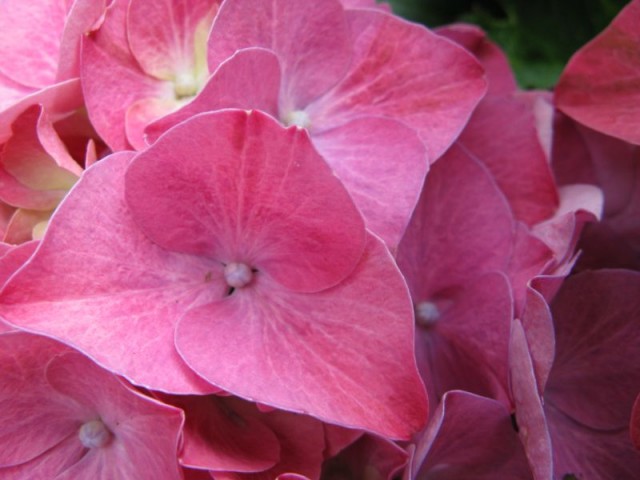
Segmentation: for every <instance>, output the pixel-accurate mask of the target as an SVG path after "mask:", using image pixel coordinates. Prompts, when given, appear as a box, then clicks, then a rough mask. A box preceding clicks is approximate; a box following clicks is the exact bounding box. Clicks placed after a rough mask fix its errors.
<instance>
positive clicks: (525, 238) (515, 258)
mask: <svg viewBox="0 0 640 480" xmlns="http://www.w3.org/2000/svg"><path fill="white" fill-rule="evenodd" d="M516 228H517V230H516V237H515V241H514V245H513V253H512V254H511V258H510V260H509V266H508V267H507V272H506V273H507V275H508V276H509V281H510V282H511V287H512V289H513V298H514V300H515V313H516V316H517V317H520V316H521V315H522V310H523V308H524V304H525V302H526V296H527V288H528V285H529V282H530V281H531V279H532V278H534V277H536V276H537V275H541V274H542V273H548V270H550V265H552V264H553V263H554V262H553V260H554V259H553V252H552V251H551V249H550V248H549V247H548V246H547V245H546V244H545V243H544V242H543V241H542V240H540V239H539V238H538V237H537V236H535V235H533V234H532V233H531V231H530V230H529V229H528V228H527V227H526V226H524V225H523V224H521V223H519V222H518V224H517V227H516ZM563 239H566V237H563ZM571 252H572V250H571V251H570V252H569V253H571ZM562 260H563V261H565V262H566V261H569V258H564V257H563V259H562ZM558 263H559V264H560V263H561V262H558Z"/></svg>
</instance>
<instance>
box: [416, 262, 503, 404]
mask: <svg viewBox="0 0 640 480" xmlns="http://www.w3.org/2000/svg"><path fill="white" fill-rule="evenodd" d="M422 300H423V299H420V298H417V299H415V303H416V304H417V307H416V310H417V313H416V323H417V325H418V339H417V341H416V349H417V351H418V352H419V354H420V355H419V356H418V361H419V367H421V369H422V370H423V372H424V376H425V377H426V378H425V382H426V383H427V391H428V392H429V394H430V399H431V400H433V401H432V402H431V403H432V404H437V402H438V401H439V400H440V399H441V398H442V396H443V395H444V394H445V393H446V392H447V391H449V390H454V389H456V390H458V389H459V390H466V391H469V392H471V393H478V394H483V395H490V396H491V397H492V398H497V399H501V400H504V399H506V398H507V392H508V378H507V359H508V345H509V343H508V342H509V332H510V326H511V319H512V317H513V300H512V298H511V289H510V287H509V282H508V280H507V278H506V277H505V276H504V275H503V274H500V273H496V272H492V273H488V274H485V275H481V276H479V277H477V278H475V279H473V280H471V281H469V282H468V283H467V284H466V285H465V286H464V288H460V289H451V290H448V291H445V292H439V293H437V294H436V295H435V296H434V297H431V298H429V299H426V300H428V301H430V302H431V303H432V304H433V305H435V306H436V307H435V308H436V309H437V316H438V318H437V319H430V323H429V324H427V323H426V320H425V319H424V318H423V317H421V314H420V303H421V301H422ZM421 357H422V358H421Z"/></svg>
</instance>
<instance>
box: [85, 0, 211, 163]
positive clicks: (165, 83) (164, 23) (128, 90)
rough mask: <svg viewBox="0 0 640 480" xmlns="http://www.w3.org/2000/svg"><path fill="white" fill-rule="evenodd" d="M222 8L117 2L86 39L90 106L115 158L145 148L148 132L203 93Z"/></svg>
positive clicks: (195, 0) (195, 2)
mask: <svg viewBox="0 0 640 480" xmlns="http://www.w3.org/2000/svg"><path fill="white" fill-rule="evenodd" d="M218 4H219V2H218V1H216V0H189V1H183V0H172V1H170V2H163V3H162V4H156V3H149V2H147V1H145V0H116V1H114V2H112V3H111V4H110V5H109V8H108V9H107V12H106V16H105V20H104V23H102V25H101V26H100V28H99V29H98V30H96V31H95V32H93V33H92V35H91V36H90V37H87V38H85V39H84V41H83V42H82V72H81V73H82V90H83V93H84V97H85V102H86V107H87V110H88V112H89V117H90V118H91V122H92V124H93V125H94V127H95V128H96V130H97V131H98V133H99V134H100V135H101V137H102V138H103V139H104V141H105V142H106V143H107V145H109V147H111V148H112V149H113V150H114V151H117V150H125V149H128V148H130V147H131V146H133V147H135V148H144V146H145V144H144V142H143V140H142V131H143V129H144V127H145V126H146V125H147V124H148V123H150V122H151V121H153V120H155V119H156V118H158V117H161V116H162V115H166V114H167V113H169V112H171V111H173V110H175V109H177V108H179V107H180V106H182V105H184V104H185V103H186V102H188V101H189V99H190V98H192V97H193V96H194V95H195V94H196V93H197V92H198V91H199V90H200V89H201V88H202V86H203V85H204V83H205V82H206V80H207V78H208V76H209V70H208V67H207V63H206V54H207V52H206V48H207V47H206V40H207V35H208V33H209V28H210V26H211V22H212V21H213V18H214V15H215V12H216V10H217V8H218ZM105 72H110V75H109V76H108V77H106V76H105Z"/></svg>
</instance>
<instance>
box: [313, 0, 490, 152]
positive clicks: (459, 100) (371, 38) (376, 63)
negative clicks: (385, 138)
mask: <svg viewBox="0 0 640 480" xmlns="http://www.w3.org/2000/svg"><path fill="white" fill-rule="evenodd" d="M347 18H348V19H349V21H350V25H351V30H352V32H353V33H352V36H353V40H352V41H353V42H354V58H353V61H352V64H351V67H350V69H349V72H348V73H347V75H346V76H345V77H344V79H342V80H341V81H340V83H339V84H338V85H336V87H335V88H333V89H332V90H331V91H329V92H328V93H327V95H325V96H323V97H322V98H320V99H319V100H318V101H317V102H316V103H314V104H312V105H311V106H310V107H309V108H308V109H307V112H308V113H309V115H310V116H311V118H313V119H314V128H316V127H317V129H318V130H321V129H323V128H328V127H331V126H332V125H336V124H339V123H343V122H345V121H346V120H348V119H352V118H355V117H359V116H364V115H367V116H368V115H373V116H386V117H391V118H394V119H396V120H399V121H402V122H403V123H406V124H407V125H408V126H410V127H412V128H414V129H415V130H416V131H418V133H419V135H420V138H421V139H422V140H423V141H424V142H425V145H426V147H427V150H428V152H429V159H430V160H431V161H432V162H434V161H435V160H436V159H437V158H438V157H439V156H440V155H441V154H442V153H444V151H445V150H446V149H447V148H448V147H449V146H450V145H451V143H452V142H453V141H454V139H455V138H456V137H457V136H458V134H459V133H460V131H461V130H462V128H463V127H464V125H465V123H466V122H467V120H468V119H469V116H470V115H471V112H472V111H473V109H474V108H475V106H476V105H477V103H478V102H479V101H480V99H481V98H482V96H483V95H484V93H485V90H486V81H485V79H484V72H483V69H482V67H481V66H480V64H479V63H478V62H477V61H476V60H475V59H474V58H473V57H472V56H471V55H470V54H469V53H467V52H466V51H465V50H464V49H462V48H461V47H459V46H458V45H456V44H454V43H453V42H451V41H450V40H447V39H445V38H444V37H441V36H439V35H436V34H434V33H432V32H430V31H429V30H427V29H426V28H424V27H422V26H419V25H416V24H412V23H409V22H405V21H403V20H401V19H399V18H397V17H394V16H393V15H390V14H387V13H385V12H381V11H379V10H370V9H369V10H351V11H348V12H347Z"/></svg>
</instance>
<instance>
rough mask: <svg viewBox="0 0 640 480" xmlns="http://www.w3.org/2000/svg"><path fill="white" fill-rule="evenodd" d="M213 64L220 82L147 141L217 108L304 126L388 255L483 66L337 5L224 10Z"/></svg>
mask: <svg viewBox="0 0 640 480" xmlns="http://www.w3.org/2000/svg"><path fill="white" fill-rule="evenodd" d="M246 9H250V10H251V11H252V12H254V14H253V15H246V14H245V12H246ZM278 25H287V26H288V27H287V28H284V29H281V28H278V27H277V26H278ZM329 31H330V32H331V33H330V34H327V32H329ZM208 59H209V68H210V69H211V70H212V71H214V70H215V72H214V74H213V75H212V78H211V79H210V80H209V82H208V83H207V85H205V87H204V88H203V90H202V92H201V93H200V94H199V95H198V96H197V97H196V98H195V99H194V100H193V101H192V102H191V103H189V104H188V105H187V106H185V107H184V108H183V109H181V110H179V111H177V112H175V113H173V114H171V115H169V116H167V117H164V118H162V119H160V120H158V121H157V122H155V123H154V124H152V125H150V126H149V127H148V128H147V130H146V131H147V134H148V137H147V138H148V140H149V141H150V142H153V141H155V139H156V138H157V137H158V136H159V135H160V134H161V133H162V132H164V131H166V129H167V128H169V127H171V126H173V125H176V124H177V123H179V122H180V121H183V120H184V119H186V118H189V117H190V116H192V115H195V114H197V113H199V112H205V111H211V110H217V109H221V108H244V109H260V110H263V111H265V112H267V113H269V114H270V115H272V116H273V117H274V118H276V119H279V120H280V121H281V122H282V123H283V124H285V125H297V126H299V127H301V128H306V129H307V130H308V131H309V133H310V135H311V138H312V140H313V142H314V146H315V147H316V148H317V149H318V151H319V152H320V153H321V154H322V155H323V157H325V159H326V160H327V162H329V164H330V165H331V167H332V168H333V170H334V171H335V172H336V174H337V175H338V177H339V178H340V179H341V180H342V182H343V183H344V185H345V186H346V188H347V189H348V190H349V193H350V194H351V195H352V197H353V199H354V201H355V202H356V205H357V206H358V208H359V209H360V210H361V212H362V213H363V216H364V217H365V220H366V222H367V227H368V228H370V229H371V230H372V231H373V232H374V233H376V234H377V235H379V236H381V237H382V239H383V240H385V242H387V244H388V245H389V246H390V248H391V249H392V250H393V249H394V248H395V247H396V246H397V243H398V241H399V240H400V237H401V236H402V233H403V231H404V229H405V227H406V224H407V221H408V218H409V216H410V214H411V211H412V210H413V208H414V206H415V203H416V200H417V198H418V196H419V192H420V188H421V186H422V182H423V180H424V176H425V174H426V171H427V166H428V162H427V161H429V162H434V161H435V160H436V159H437V158H438V157H439V156H440V155H441V154H442V153H443V152H444V150H446V148H447V147H448V146H449V145H450V144H451V142H452V141H453V139H454V138H455V137H456V136H457V135H458V133H459V132H460V130H461V129H462V127H463V126H464V123H465V122H466V121H467V119H468V118H469V115H470V113H471V111H472V110H473V108H474V107H475V105H476V104H477V102H478V100H479V99H480V98H481V96H482V95H483V94H484V88H485V82H484V79H483V77H482V70H481V68H480V66H479V65H478V63H477V62H475V61H474V60H473V58H472V57H471V56H470V55H469V54H467V53H466V52H464V51H463V50H462V49H460V48H458V47H457V46H455V45H453V44H452V43H451V42H449V41H447V40H445V39H443V38H442V37H439V36H437V35H435V34H433V33H431V32H430V31H429V30H427V29H426V28H424V27H421V26H418V25H414V24H410V23H407V22H405V21H402V20H400V19H399V18H397V17H394V16H392V15H390V14H387V13H385V12H382V11H375V10H371V9H365V10H351V11H349V10H348V11H344V9H343V8H342V7H341V5H340V4H339V2H338V1H337V0H323V1H320V2H312V3H308V2H307V3H304V2H298V1H294V0H279V1H277V2H274V3H269V2H262V1H260V0H251V1H250V2H249V3H247V1H244V0H243V1H235V0H232V1H228V2H225V3H224V5H222V6H221V8H220V11H219V13H218V16H217V17H216V21H215V22H214V25H213V27H212V30H211V36H210V38H209V43H208ZM420 140H422V141H423V142H424V146H423V145H422V144H421V142H420ZM425 148H426V151H425ZM427 157H429V158H427Z"/></svg>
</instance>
